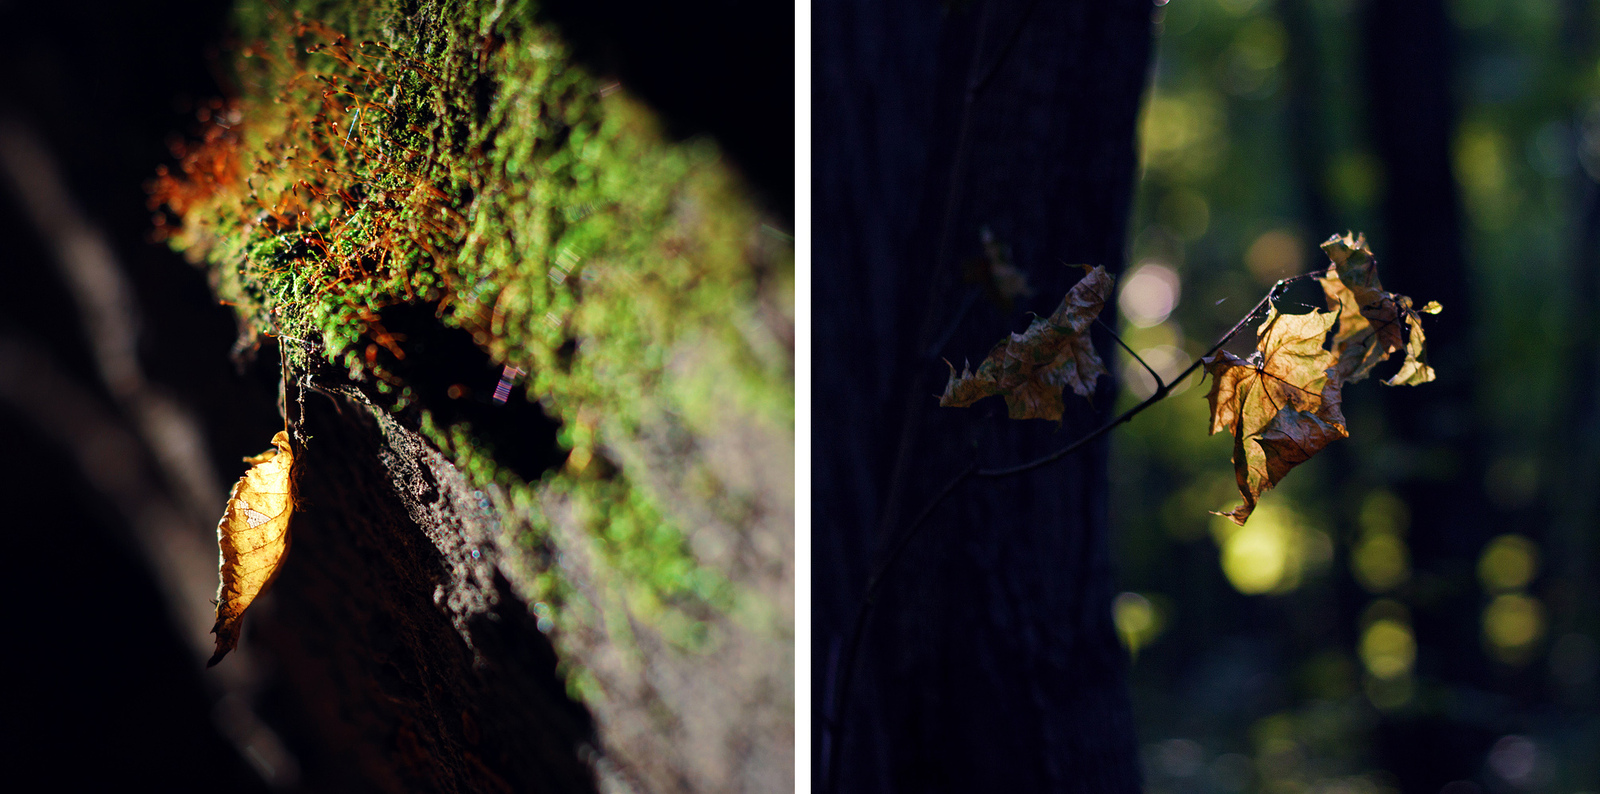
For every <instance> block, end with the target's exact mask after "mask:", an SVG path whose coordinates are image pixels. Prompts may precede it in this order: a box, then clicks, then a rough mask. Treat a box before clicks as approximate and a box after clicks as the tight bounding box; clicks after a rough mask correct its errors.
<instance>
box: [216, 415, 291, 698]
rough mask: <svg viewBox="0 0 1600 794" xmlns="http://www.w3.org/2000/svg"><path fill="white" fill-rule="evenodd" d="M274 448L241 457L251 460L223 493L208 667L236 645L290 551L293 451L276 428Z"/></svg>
mask: <svg viewBox="0 0 1600 794" xmlns="http://www.w3.org/2000/svg"><path fill="white" fill-rule="evenodd" d="M272 446H273V449H269V450H267V451H266V452H263V453H261V454H260V455H256V456H255V457H253V458H245V459H244V462H245V463H252V464H255V465H253V466H251V467H250V470H249V471H247V472H245V474H244V476H243V477H240V478H239V482H238V484H237V485H234V486H233V492H232V493H230V494H228V509H227V511H226V512H224V513H223V514H222V520H221V521H220V522H218V523H217V545H218V547H220V548H221V551H222V564H221V568H220V573H221V578H222V581H221V584H219V585H218V586H217V625H216V626H213V627H212V629H211V633H212V634H215V635H217V652H216V653H215V654H214V655H212V657H211V661H209V662H206V666H207V667H211V666H212V665H215V664H216V663H217V662H220V661H222V657H224V656H226V655H227V654H228V651H231V650H233V649H234V647H235V646H237V645H238V644H239V627H240V625H241V624H242V623H243V622H244V611H245V610H246V609H248V608H249V607H250V604H251V603H252V602H254V601H255V600H256V597H257V596H259V595H261V593H262V592H263V591H265V590H266V589H267V585H270V584H272V580H273V578H274V577H276V576H277V575H278V570H279V569H280V568H281V567H282V566H283V557H284V555H285V554H286V553H287V552H288V551H289V515H290V513H292V512H294V499H293V497H292V496H291V495H290V493H289V491H290V479H289V476H290V472H291V471H292V470H293V467H294V452H293V451H292V450H291V449H290V447H289V434H288V433H287V432H285V431H282V430H279V431H278V434H277V435H275V436H273V437H272Z"/></svg>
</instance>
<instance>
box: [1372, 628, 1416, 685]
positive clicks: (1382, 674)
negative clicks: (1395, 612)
mask: <svg viewBox="0 0 1600 794" xmlns="http://www.w3.org/2000/svg"><path fill="white" fill-rule="evenodd" d="M1416 659H1417V643H1416V640H1415V639H1413V638H1412V636H1411V627H1410V626H1407V625H1406V624H1404V623H1401V622H1400V621H1398V620H1391V619H1388V618H1385V619H1382V620H1375V621H1373V622H1372V625H1370V626H1367V630H1366V631H1365V632H1363V633H1362V635H1361V661H1362V663H1364V664H1365V665H1366V666H1367V671H1368V672H1370V673H1372V674H1373V675H1374V676H1376V677H1377V678H1381V679H1384V680H1389V679H1394V678H1399V677H1400V676H1402V675H1405V674H1407V673H1409V672H1411V665H1412V663H1414V662H1415V661H1416Z"/></svg>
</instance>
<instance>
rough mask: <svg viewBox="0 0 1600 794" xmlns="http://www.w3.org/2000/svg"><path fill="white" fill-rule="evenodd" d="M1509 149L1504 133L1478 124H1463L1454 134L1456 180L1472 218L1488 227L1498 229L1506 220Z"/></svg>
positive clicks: (1508, 218)
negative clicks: (1455, 134)
mask: <svg viewBox="0 0 1600 794" xmlns="http://www.w3.org/2000/svg"><path fill="white" fill-rule="evenodd" d="M1510 149H1511V144H1510V143H1509V142H1508V141H1507V140H1506V137H1505V135H1504V134H1502V133H1501V132H1500V131H1499V130H1496V129H1494V128H1493V127H1490V126H1488V125H1486V124H1482V123H1466V124H1463V125H1461V130H1460V132H1459V133H1458V134H1457V136H1456V142H1455V173H1456V181H1457V182H1459V183H1460V184H1461V187H1462V193H1463V194H1465V197H1466V204H1467V208H1468V209H1469V210H1470V211H1471V214H1472V216H1473V217H1474V219H1475V220H1477V221H1478V222H1479V223H1482V224H1484V225H1487V226H1489V227H1491V228H1496V229H1498V228H1502V227H1504V226H1505V224H1506V222H1507V221H1509V220H1510V215H1511V204H1510V198H1511V197H1510V195H1509V192H1508V187H1509V185H1508V184H1507V180H1508V174H1509V166H1508V162H1509V161H1510V160H1511V159H1512V155H1511V151H1510Z"/></svg>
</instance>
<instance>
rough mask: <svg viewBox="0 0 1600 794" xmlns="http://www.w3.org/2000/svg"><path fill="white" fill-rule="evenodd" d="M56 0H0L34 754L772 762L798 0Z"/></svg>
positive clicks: (775, 775)
mask: <svg viewBox="0 0 1600 794" xmlns="http://www.w3.org/2000/svg"><path fill="white" fill-rule="evenodd" d="M87 5H88V6H89V7H88V8H85V7H83V6H81V5H80V6H72V7H68V6H66V5H64V4H62V5H54V6H53V5H46V4H40V5H29V6H26V7H23V6H19V5H17V4H10V5H7V6H5V7H3V8H0V45H3V46H0V65H3V67H4V70H5V73H6V74H8V75H10V76H11V77H12V79H10V80H8V81H7V84H6V86H5V87H4V88H0V224H3V226H4V229H5V238H4V239H5V240H6V241H7V245H6V247H5V249H4V251H3V253H0V272H3V273H5V275H6V276H7V278H8V281H9V284H10V287H11V288H10V289H7V290H5V291H3V292H0V438H3V439H5V441H6V442H7V447H8V448H9V452H10V454H8V455H7V456H5V458H4V463H3V464H0V465H3V466H4V479H3V482H4V485H3V486H0V487H3V489H4V493H5V494H6V495H7V496H8V497H9V498H8V499H7V501H8V503H9V504H10V505H11V510H10V513H9V517H8V520H7V522H6V524H7V526H8V528H9V529H10V530H11V532H10V533H9V534H10V535H11V536H12V542H13V543H14V544H20V547H19V546H18V545H14V546H13V547H12V549H11V551H10V552H9V553H8V554H6V555H5V556H4V559H5V570H4V579H5V581H7V582H8V583H9V585H10V587H11V588H12V589H13V590H14V591H15V592H14V593H13V596H12V597H11V598H9V599H7V602H8V604H10V606H9V607H8V617H9V618H10V620H11V622H12V623H13V624H14V625H17V626H20V627H21V632H20V634H19V635H18V639H17V643H18V646H19V648H21V649H23V650H24V651H25V652H23V653H18V654H15V655H14V660H13V661H14V663H15V664H18V665H20V666H21V667H22V669H20V670H18V674H19V675H20V676H21V677H20V678H19V679H18V680H26V681H28V682H29V684H28V686H26V687H21V688H19V690H18V692H19V694H18V695H17V696H16V698H14V702H13V703H12V705H11V710H12V719H13V720H14V721H15V723H16V724H18V725H22V726H26V729H25V730H23V731H21V732H20V733H19V735H18V738H17V740H16V745H15V751H16V752H17V753H18V755H19V757H26V758H29V759H30V760H32V761H33V762H34V763H32V764H31V765H30V766H31V768H32V769H33V770H34V772H35V774H36V775H37V779H38V781H39V783H40V784H42V785H43V786H48V787H49V788H50V789H54V790H96V789H106V788H110V787H112V786H116V787H117V788H128V787H130V784H132V787H138V785H137V784H139V783H150V784H156V783H158V782H159V788H160V789H162V790H166V791H189V790H200V789H205V790H214V789H216V788H218V787H226V788H227V789H228V790H230V791H238V792H243V791H396V792H398V791H462V792H467V791H554V792H601V791H606V792H612V791H631V792H698V791H789V790H793V788H794V786H795V767H796V763H797V759H796V758H795V705H796V704H795V695H794V692H795V683H796V681H795V654H794V642H795V609H796V595H795V548H796V541H795V509H796V496H797V494H796V492H795V449H796V443H795V423H796V407H795V406H796V403H795V381H796V373H795V369H796V363H795V348H796V338H795V337H796V332H795V327H796V302H795V288H796V258H795V238H794V227H795V216H796V207H795V198H794V197H795V188H796V185H795V177H794V174H795V101H796V97H795V90H794V85H795V9H794V7H793V5H792V4H791V5H782V4H780V5H779V6H777V7H774V8H771V9H765V8H764V9H761V10H757V11H750V12H739V13H738V14H734V15H730V13H729V10H728V9H727V8H726V7H724V6H723V5H722V4H718V3H713V2H709V0H700V1H698V2H691V3H689V4H687V5H675V6H673V7H671V8H670V9H663V8H659V7H656V6H652V5H647V4H643V3H634V2H622V1H621V0H608V1H602V2H592V3H583V2H576V0H545V1H543V2H535V0H520V1H519V0H500V1H499V2H494V1H492V0H481V1H469V2H443V1H442V0H381V1H380V2H353V1H351V0H326V1H323V2H311V0H234V2H232V3H228V4H208V3H200V2H193V1H192V0H173V2H166V3H161V4H159V6H158V7H138V8H135V7H131V6H124V5H122V4H114V3H106V2H91V3H88V4H87ZM90 748H92V750H91V749H90ZM91 754H92V756H93V758H94V759H95V762H94V763H84V762H83V761H84V759H85V757H86V756H88V755H91Z"/></svg>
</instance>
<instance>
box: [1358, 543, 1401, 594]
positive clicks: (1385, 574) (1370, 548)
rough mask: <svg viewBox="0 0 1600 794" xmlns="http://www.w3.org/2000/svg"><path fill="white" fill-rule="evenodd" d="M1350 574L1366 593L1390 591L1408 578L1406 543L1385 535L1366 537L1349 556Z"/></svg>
mask: <svg viewBox="0 0 1600 794" xmlns="http://www.w3.org/2000/svg"><path fill="white" fill-rule="evenodd" d="M1350 568H1351V573H1354V574H1355V577H1356V581H1357V582H1360V583H1361V586H1362V587H1364V588H1366V590H1367V592H1369V593H1383V592H1387V591H1389V590H1393V589H1394V588H1395V587H1398V586H1399V585H1401V584H1404V583H1405V581H1406V580H1407V579H1409V578H1411V560H1410V555H1409V554H1408V553H1407V551H1406V544H1405V543H1403V542H1402V541H1401V540H1400V539H1399V538H1397V537H1395V536H1394V535H1390V534H1387V533H1377V534H1369V535H1367V536H1366V537H1364V538H1362V539H1361V542H1360V543H1358V544H1356V547H1355V549H1354V550H1353V551H1352V552H1351V554H1350Z"/></svg>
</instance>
